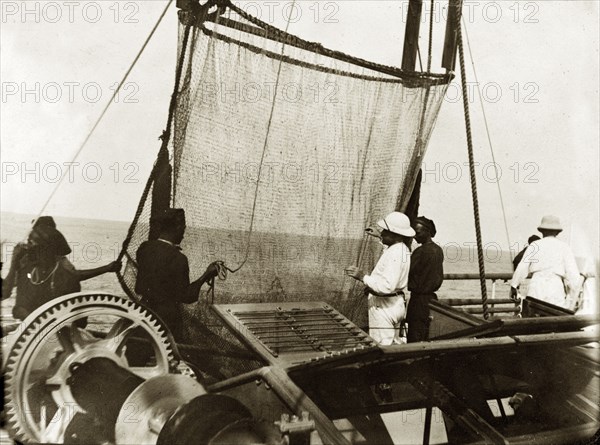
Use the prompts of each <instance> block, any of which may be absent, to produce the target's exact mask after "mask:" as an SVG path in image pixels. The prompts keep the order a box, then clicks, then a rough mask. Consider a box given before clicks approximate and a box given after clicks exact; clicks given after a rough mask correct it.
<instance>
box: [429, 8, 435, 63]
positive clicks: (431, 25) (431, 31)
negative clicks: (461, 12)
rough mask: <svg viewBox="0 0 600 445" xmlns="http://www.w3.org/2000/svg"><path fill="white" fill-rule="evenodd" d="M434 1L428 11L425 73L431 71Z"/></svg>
mask: <svg viewBox="0 0 600 445" xmlns="http://www.w3.org/2000/svg"><path fill="white" fill-rule="evenodd" d="M434 3H435V0H431V11H429V47H428V48H427V50H428V53H427V54H428V57H427V72H428V73H429V72H430V71H431V56H432V54H431V53H432V51H433V8H434V7H435V4H434Z"/></svg>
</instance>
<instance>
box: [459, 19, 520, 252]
mask: <svg viewBox="0 0 600 445" xmlns="http://www.w3.org/2000/svg"><path fill="white" fill-rule="evenodd" d="M463 25H464V30H465V37H466V39H467V47H468V48H469V57H470V58H471V66H472V67H473V76H474V77H475V85H476V86H477V93H478V94H479V103H480V104H481V113H482V115H483V122H484V124H485V132H486V135H487V138H488V143H489V146H490V153H491V154H492V162H493V163H494V172H495V174H496V185H497V186H498V195H499V196H500V206H501V208H502V219H503V221H504V230H505V232H506V241H507V242H508V250H509V255H510V260H511V261H512V260H513V258H512V250H511V248H510V246H511V245H512V244H511V243H510V235H509V232H508V223H507V221H506V210H505V207H504V198H503V197H502V188H501V187H500V176H498V164H497V163H496V155H495V154H494V148H493V146H492V138H491V136H490V129H489V126H488V121H487V116H486V114H485V108H484V106H483V96H482V94H481V87H480V86H479V79H478V78H477V71H476V70H475V60H473V53H472V52H471V41H470V40H469V33H468V32H467V27H466V21H465V19H464V17H463Z"/></svg>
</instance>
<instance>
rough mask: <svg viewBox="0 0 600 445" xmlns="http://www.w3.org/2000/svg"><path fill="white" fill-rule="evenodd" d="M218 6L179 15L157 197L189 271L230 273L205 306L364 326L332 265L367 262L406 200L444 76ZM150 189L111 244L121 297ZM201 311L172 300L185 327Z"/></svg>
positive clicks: (357, 296) (355, 296)
mask: <svg viewBox="0 0 600 445" xmlns="http://www.w3.org/2000/svg"><path fill="white" fill-rule="evenodd" d="M229 6H230V7H229V9H228V10H227V12H225V13H224V14H221V12H223V11H219V13H217V14H215V15H213V16H208V17H206V16H204V17H198V16H196V17H194V16H193V15H191V14H181V15H180V17H181V19H182V22H184V23H183V24H181V25H180V45H179V54H180V60H181V61H183V63H182V64H181V67H180V70H181V78H180V81H179V88H178V94H177V102H176V107H175V108H174V110H173V111H174V113H173V121H172V127H171V130H172V135H173V137H172V138H171V143H170V145H169V152H170V155H171V161H172V162H171V163H172V166H173V181H172V190H171V204H172V205H173V206H174V207H181V208H183V209H185V212H186V223H187V230H186V234H185V239H184V241H183V243H182V245H181V247H182V249H183V252H184V253H185V254H186V255H187V256H188V258H189V263H190V275H191V278H192V279H195V278H196V277H198V276H199V275H200V274H201V273H202V272H203V271H204V270H205V268H206V266H207V265H208V264H209V263H210V262H212V261H216V260H220V261H224V262H225V264H226V265H227V266H228V267H229V268H231V269H234V270H235V269H239V270H237V271H236V272H235V273H232V274H231V273H230V274H229V276H228V277H227V280H225V281H220V280H217V282H216V288H215V294H214V300H215V301H214V303H238V302H264V301H307V300H309V301H325V302H327V303H329V304H331V305H332V306H334V307H335V308H336V309H338V310H339V311H341V312H342V313H343V314H344V315H346V316H347V317H348V318H350V319H352V320H353V321H354V322H355V323H357V324H358V325H359V326H366V306H367V305H366V299H365V298H364V293H363V286H362V285H361V284H360V283H358V282H357V281H355V280H353V279H351V278H349V277H346V276H345V275H344V268H345V267H347V266H349V265H359V266H360V267H361V268H362V269H363V270H365V271H369V270H371V269H372V267H373V266H374V264H375V262H376V260H377V258H378V257H379V255H380V253H381V245H380V244H379V243H378V242H377V240H375V239H374V238H373V237H369V236H366V235H365V227H367V226H368V225H370V224H372V223H374V222H375V221H376V220H377V219H379V218H381V217H382V216H383V215H385V214H387V213H389V212H391V211H393V210H395V209H398V210H404V208H405V207H406V205H407V203H408V200H409V198H410V195H411V192H412V190H413V187H414V184H415V178H416V174H417V171H418V169H419V167H420V164H421V159H422V156H423V154H424V152H425V149H426V145H427V141H428V139H429V135H430V133H431V130H432V127H433V124H434V121H435V118H436V116H437V114H438V111H439V108H440V105H441V101H442V98H443V96H444V93H445V90H446V87H447V84H448V82H449V80H450V79H449V77H447V76H441V75H426V74H421V73H405V72H402V71H400V70H398V69H395V68H391V67H385V66H380V65H376V64H372V63H369V62H366V61H364V60H360V59H355V58H352V57H349V56H346V55H344V54H341V53H338V52H334V51H329V50H326V49H325V48H323V47H322V46H320V45H318V44H313V43H310V42H306V41H303V40H300V39H298V38H296V37H293V36H291V35H289V34H287V33H285V32H283V31H279V30H277V29H275V28H272V27H271V26H269V25H267V24H265V23H262V22H260V21H258V20H256V19H254V18H252V17H250V16H248V15H247V14H245V13H244V12H243V11H240V10H239V9H237V8H236V7H234V6H233V5H229ZM232 12H233V14H232ZM188 26H189V35H188V36H187V37H186V38H184V36H185V30H186V28H187V27H188ZM184 43H185V45H184ZM156 187H157V184H156V171H155V174H154V175H153V177H151V178H150V181H149V184H148V188H147V190H146V192H147V193H145V195H144V197H143V199H142V202H141V203H140V207H139V209H138V217H137V219H136V221H134V223H133V225H132V228H131V233H130V234H131V237H130V239H128V242H127V243H126V247H125V258H126V260H127V265H126V267H125V270H124V272H123V275H122V283H123V285H124V288H125V289H126V290H127V291H128V293H130V295H134V294H133V289H134V286H135V276H136V268H135V261H134V260H135V253H136V250H137V248H138V247H139V245H140V243H142V242H143V241H145V240H146V239H148V235H149V229H150V223H149V221H150V216H151V208H152V204H151V200H152V195H153V193H152V189H153V188H156ZM155 199H156V198H155ZM163 201H164V200H163ZM155 204H156V203H155ZM203 301H205V302H208V298H207V299H204V300H203ZM202 306H203V304H198V305H188V306H187V307H186V312H187V314H188V315H189V317H188V320H189V323H190V327H189V329H188V334H189V335H191V336H193V333H194V328H193V327H192V326H194V325H196V326H199V325H202V326H208V327H209V328H210V329H212V330H213V331H214V330H215V328H214V327H215V325H216V324H217V323H216V321H215V320H213V319H211V318H210V317H211V315H210V311H209V310H207V308H205V307H202ZM192 320H193V321H192ZM194 341H195V340H194Z"/></svg>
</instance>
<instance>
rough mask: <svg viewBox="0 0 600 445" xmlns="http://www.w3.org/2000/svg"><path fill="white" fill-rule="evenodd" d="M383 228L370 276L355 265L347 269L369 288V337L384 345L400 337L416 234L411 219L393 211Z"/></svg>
mask: <svg viewBox="0 0 600 445" xmlns="http://www.w3.org/2000/svg"><path fill="white" fill-rule="evenodd" d="M377 226H378V227H379V229H381V242H382V243H383V245H384V247H383V248H384V250H383V253H382V254H381V257H380V258H379V261H377V264H376V265H375V268H374V269H373V271H372V272H371V273H370V274H366V273H364V272H363V271H361V270H360V269H359V268H358V267H356V266H350V267H348V268H346V270H345V272H346V275H349V276H351V277H352V278H354V279H356V280H358V281H361V282H363V283H364V284H365V285H366V286H367V289H366V290H367V293H368V304H369V335H370V336H371V337H372V338H373V339H374V340H375V341H377V342H378V343H380V344H382V345H391V344H392V343H393V342H394V339H395V338H397V333H398V328H399V325H400V322H401V321H402V320H403V318H404V314H405V312H406V309H405V305H404V294H405V292H406V286H407V284H408V272H409V269H410V249H409V246H410V243H411V241H412V237H413V236H414V235H415V231H414V230H413V228H412V227H411V226H410V221H409V219H408V217H407V216H406V215H405V214H403V213H400V212H392V213H390V214H389V215H387V216H386V217H385V218H383V219H381V220H379V221H377Z"/></svg>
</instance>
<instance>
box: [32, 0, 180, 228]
mask: <svg viewBox="0 0 600 445" xmlns="http://www.w3.org/2000/svg"><path fill="white" fill-rule="evenodd" d="M171 3H173V0H169V3H167V6H165V9H163V12H162V13H161V15H160V17H159V18H158V20H157V22H156V23H155V24H154V27H153V28H152V31H150V34H149V35H148V37H146V41H145V42H144V44H143V45H142V47H141V48H140V50H139V51H138V53H137V55H136V56H135V59H133V62H131V65H130V66H129V69H128V70H127V72H126V73H125V75H124V76H123V78H122V79H121V81H120V82H119V85H118V86H117V88H116V89H115V91H114V92H113V94H112V96H111V98H110V99H109V100H108V103H107V104H106V106H105V107H104V110H102V113H100V116H99V117H98V119H97V120H96V123H95V124H94V126H93V127H92V129H91V130H90V131H89V133H88V134H87V136H86V137H85V139H84V140H83V142H82V143H81V145H80V146H79V148H78V149H77V151H76V152H75V155H74V156H73V158H72V159H71V162H75V160H76V159H77V158H78V157H79V155H80V154H81V152H82V151H83V148H84V147H85V146H86V145H87V143H88V141H89V140H90V138H91V137H92V134H94V131H96V128H97V127H98V125H100V122H101V121H102V119H103V118H104V115H105V114H106V112H107V111H108V109H109V108H110V106H111V105H112V103H113V101H114V99H115V97H116V96H117V94H119V91H120V90H121V87H122V86H123V84H124V83H125V81H126V80H127V78H128V77H129V74H130V73H131V71H132V70H133V68H134V67H135V65H136V63H137V61H138V60H139V58H140V56H141V55H142V53H143V52H144V50H145V49H146V46H147V45H148V43H149V42H150V39H151V38H152V36H153V35H154V33H155V31H156V30H157V28H158V26H159V25H160V23H161V22H162V19H163V17H164V16H165V14H166V13H167V9H169V6H171ZM66 176H67V175H66V174H65V175H62V176H61V177H60V179H59V181H58V182H57V183H56V186H54V189H53V190H52V193H50V196H48V199H47V200H46V202H45V203H44V205H43V206H42V208H41V210H40V211H39V213H38V214H37V216H36V217H35V220H34V221H33V224H35V222H36V221H37V220H38V218H39V217H40V216H41V215H42V213H44V210H46V207H48V204H49V203H50V201H51V200H52V198H53V197H54V195H55V194H56V192H57V191H58V189H59V187H60V185H61V184H62V182H63V180H64V179H65V177H66ZM33 224H32V225H33Z"/></svg>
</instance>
